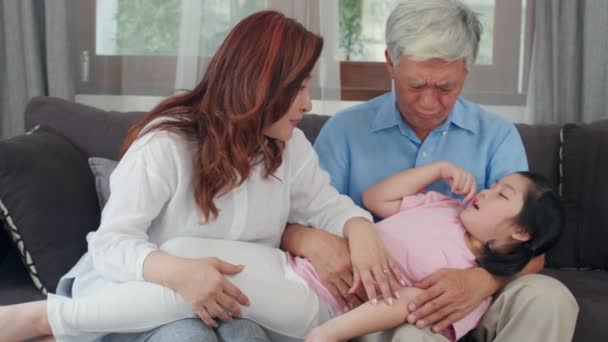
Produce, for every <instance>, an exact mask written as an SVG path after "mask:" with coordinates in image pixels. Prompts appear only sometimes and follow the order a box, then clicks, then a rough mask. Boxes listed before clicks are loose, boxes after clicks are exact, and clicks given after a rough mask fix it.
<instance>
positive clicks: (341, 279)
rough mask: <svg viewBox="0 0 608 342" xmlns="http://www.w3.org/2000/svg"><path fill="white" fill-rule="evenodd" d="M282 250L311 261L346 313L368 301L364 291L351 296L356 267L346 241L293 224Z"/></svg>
mask: <svg viewBox="0 0 608 342" xmlns="http://www.w3.org/2000/svg"><path fill="white" fill-rule="evenodd" d="M281 247H282V248H283V249H285V250H286V251H288V252H290V253H291V254H292V255H297V256H303V257H305V258H307V259H308V260H310V262H311V263H312V265H313V266H314V268H315V270H316V271H317V273H318V274H319V278H320V279H321V282H322V283H323V285H325V286H326V287H327V289H328V290H329V291H330V293H331V294H332V295H333V296H334V298H335V299H336V301H337V302H338V304H339V305H340V307H342V308H343V309H344V311H348V310H349V309H350V308H354V307H357V306H359V305H361V303H363V302H365V300H366V297H365V294H364V291H363V290H361V291H359V292H357V293H355V294H349V293H348V291H349V289H350V288H351V287H352V285H353V268H352V265H351V262H350V251H349V249H348V242H346V240H345V239H343V238H341V237H339V236H336V235H334V234H331V233H328V232H326V231H323V230H320V229H314V228H311V227H306V226H303V225H299V224H289V225H288V226H287V228H286V229H285V232H284V233H283V240H282V245H281Z"/></svg>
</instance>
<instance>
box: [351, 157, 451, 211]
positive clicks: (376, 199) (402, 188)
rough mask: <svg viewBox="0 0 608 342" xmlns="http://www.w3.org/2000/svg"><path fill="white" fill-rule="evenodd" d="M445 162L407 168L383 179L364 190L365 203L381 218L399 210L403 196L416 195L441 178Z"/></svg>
mask: <svg viewBox="0 0 608 342" xmlns="http://www.w3.org/2000/svg"><path fill="white" fill-rule="evenodd" d="M443 163H445V162H435V163H431V164H428V165H425V166H420V167H415V168H411V169H407V170H404V171H401V172H398V173H396V174H394V175H392V176H389V177H387V178H385V179H383V180H382V181H380V182H379V183H376V184H374V185H372V186H371V187H369V188H367V190H365V191H364V192H363V195H362V199H363V204H364V205H365V207H366V208H367V209H368V210H370V211H371V212H373V213H374V214H375V215H376V216H378V217H380V218H386V217H389V216H391V215H393V214H395V213H397V212H399V207H400V206H401V200H402V199H403V197H405V196H410V195H414V194H416V193H418V192H420V191H421V190H423V189H424V188H426V187H427V186H429V185H430V184H432V183H433V182H435V181H437V180H439V179H440V176H441V165H442V164H443Z"/></svg>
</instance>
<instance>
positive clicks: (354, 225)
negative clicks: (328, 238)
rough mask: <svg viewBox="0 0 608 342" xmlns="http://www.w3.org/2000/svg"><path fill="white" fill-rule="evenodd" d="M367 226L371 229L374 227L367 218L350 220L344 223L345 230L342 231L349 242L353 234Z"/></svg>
mask: <svg viewBox="0 0 608 342" xmlns="http://www.w3.org/2000/svg"><path fill="white" fill-rule="evenodd" d="M366 226H369V227H370V228H371V226H372V223H371V222H370V221H368V220H367V219H366V218H364V217H353V218H350V219H349V220H348V221H346V223H344V229H343V230H342V233H343V235H344V238H345V239H346V240H348V239H349V237H352V234H353V232H355V231H357V230H359V229H363V228H365V227H366Z"/></svg>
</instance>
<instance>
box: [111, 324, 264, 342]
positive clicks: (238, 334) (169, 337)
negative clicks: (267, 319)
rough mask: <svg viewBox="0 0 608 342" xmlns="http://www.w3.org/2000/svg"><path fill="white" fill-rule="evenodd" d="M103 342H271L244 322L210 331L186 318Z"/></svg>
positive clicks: (225, 325) (117, 335)
mask: <svg viewBox="0 0 608 342" xmlns="http://www.w3.org/2000/svg"><path fill="white" fill-rule="evenodd" d="M101 341H102V342H173V341H180V342H233V341H234V342H240V341H243V342H245V341H252V342H271V340H270V338H269V337H268V335H266V332H264V330H263V329H262V328H261V327H260V326H259V325H257V324H255V323H253V322H252V321H248V320H246V319H234V320H232V321H231V322H227V323H220V326H219V328H216V329H212V328H209V327H208V326H206V325H205V324H204V323H203V321H201V320H200V319H198V318H187V319H182V320H179V321H175V322H172V323H169V324H165V325H163V326H161V327H159V328H156V329H154V330H150V331H147V332H143V333H134V334H110V335H107V336H105V337H103V338H102V339H101Z"/></svg>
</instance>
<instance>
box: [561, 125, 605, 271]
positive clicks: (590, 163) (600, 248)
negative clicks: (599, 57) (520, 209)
mask: <svg viewBox="0 0 608 342" xmlns="http://www.w3.org/2000/svg"><path fill="white" fill-rule="evenodd" d="M562 136H563V147H562V187H561V192H562V199H563V201H564V206H565V208H566V227H565V232H564V233H565V234H564V236H563V237H562V240H564V239H570V240H573V241H575V248H574V249H573V253H574V255H575V256H576V264H575V265H573V266H577V267H592V268H603V269H606V268H608V248H606V241H608V201H607V200H606V196H607V195H608V181H606V175H608V120H602V121H598V122H595V123H592V124H567V125H564V127H563V129H562Z"/></svg>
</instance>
